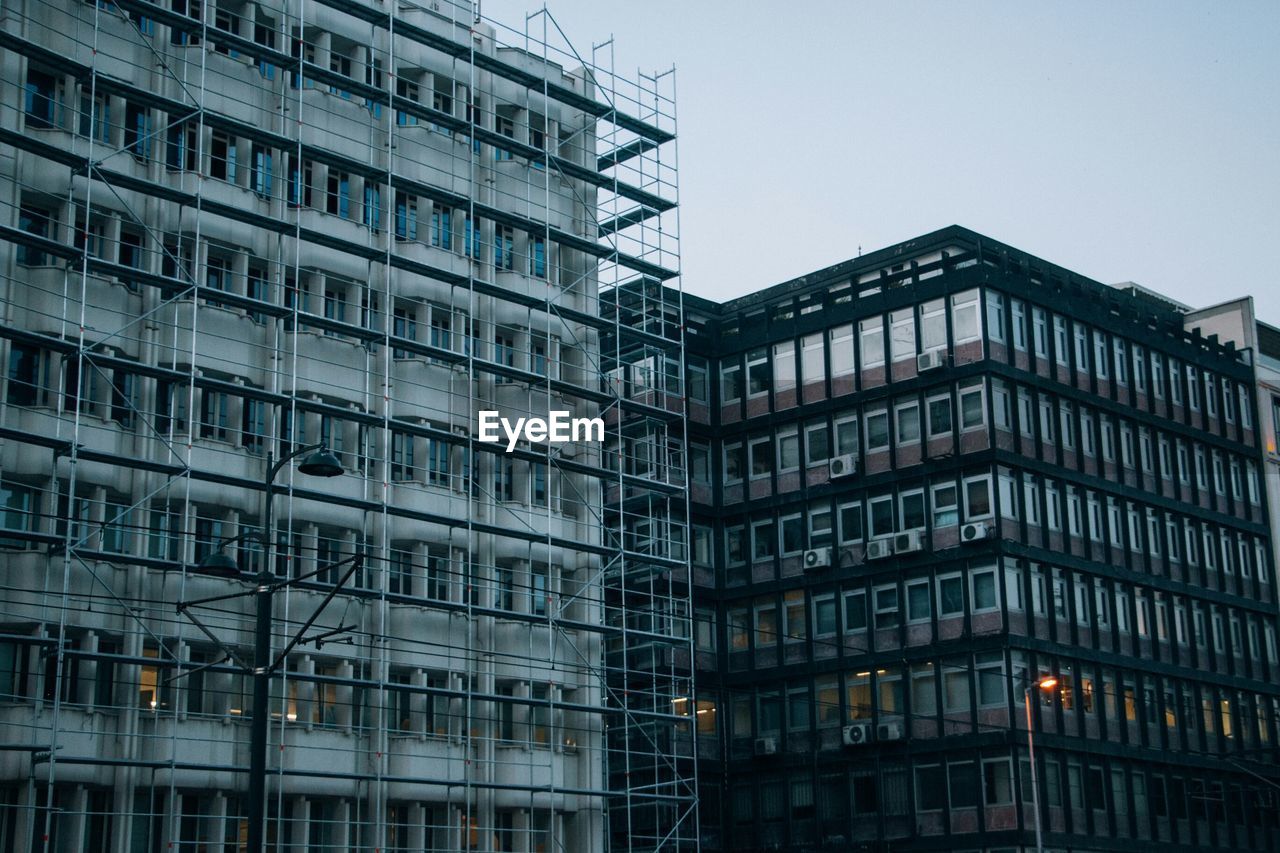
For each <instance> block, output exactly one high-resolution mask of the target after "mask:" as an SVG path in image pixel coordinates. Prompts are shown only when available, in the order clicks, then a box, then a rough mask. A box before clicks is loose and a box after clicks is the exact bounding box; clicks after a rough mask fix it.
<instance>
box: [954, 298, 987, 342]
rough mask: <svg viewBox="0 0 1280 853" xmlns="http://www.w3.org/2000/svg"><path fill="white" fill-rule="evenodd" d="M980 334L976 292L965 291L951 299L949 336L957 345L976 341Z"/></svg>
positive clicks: (980, 324)
mask: <svg viewBox="0 0 1280 853" xmlns="http://www.w3.org/2000/svg"><path fill="white" fill-rule="evenodd" d="M981 334H982V323H981V320H980V318H979V316H978V291H977V289H974V290H967V291H965V292H964V293H957V294H955V295H954V296H952V297H951V335H952V337H953V338H954V340H955V343H956V344H957V345H959V344H964V343H968V342H969V341H976V340H977V339H978V338H979V337H980V336H981Z"/></svg>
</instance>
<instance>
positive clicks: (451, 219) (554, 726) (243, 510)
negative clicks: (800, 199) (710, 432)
mask: <svg viewBox="0 0 1280 853" xmlns="http://www.w3.org/2000/svg"><path fill="white" fill-rule="evenodd" d="M525 28H526V33H525V34H523V35H522V34H520V33H516V32H513V31H504V30H502V29H501V27H500V26H499V25H497V24H496V23H495V22H491V21H487V20H483V21H482V20H479V19H477V18H475V17H474V16H473V10H472V7H471V5H470V4H465V5H463V6H454V5H451V4H450V3H449V2H447V0H441V2H436V1H435V0H432V2H424V3H412V2H410V3H406V2H396V3H387V2H384V0H370V2H368V3H356V2H348V0H320V2H316V3H300V2H297V0H263V2H230V0H217V1H216V2H215V0H207V2H191V0H171V2H168V3H165V2H160V3H153V2H149V0H121V2H119V3H102V4H98V5H94V4H87V3H80V2H73V0H19V2H15V3H12V4H6V6H5V9H4V11H3V13H0V45H2V46H3V47H4V50H3V52H0V142H2V143H3V144H2V145H0V271H2V274H3V281H0V312H2V316H0V353H2V354H3V360H4V365H5V367H6V370H5V373H4V377H3V380H2V383H3V387H0V498H2V502H3V504H4V506H3V508H2V510H0V511H2V512H3V517H2V520H0V521H2V523H0V567H2V572H3V577H4V590H5V591H4V595H3V599H2V600H3V603H0V849H4V850H23V851H27V850H58V851H71V850H75V851H81V850H83V851H126V850H127V851H153V850H154V851H161V850H170V849H172V850H179V849H180V850H189V851H196V850H215V849H216V850H228V851H232V850H242V849H246V845H247V843H248V839H249V838H250V834H251V833H250V829H249V827H248V822H247V819H246V818H247V815H248V814H249V813H250V808H249V805H248V802H247V800H248V797H247V792H248V790H249V785H248V776H249V773H248V772H247V771H248V768H249V766H250V764H251V757H250V755H249V752H250V735H249V729H250V725H249V717H250V716H251V711H252V705H253V702H252V696H251V693H252V691H251V681H252V679H251V677H250V675H249V674H248V671H249V670H250V669H251V668H252V667H253V666H255V665H258V666H261V665H262V663H263V661H262V660H255V649H254V596H253V595H252V594H246V593H251V592H252V590H253V589H254V580H253V579H254V578H256V577H257V575H256V573H257V572H259V571H260V570H262V569H263V567H264V564H266V563H267V562H268V561H271V565H272V567H273V570H274V573H275V575H276V577H277V579H278V581H279V583H280V585H279V588H278V590H277V592H276V594H275V595H274V609H273V612H272V614H271V616H272V626H271V644H270V645H271V654H272V656H273V657H274V656H279V657H280V661H279V669H278V671H277V672H275V674H274V675H273V677H272V678H271V699H270V703H269V726H270V731H269V745H268V750H267V764H266V767H267V774H266V792H267V797H266V799H267V805H266V814H267V817H266V828H265V833H266V849H271V850H280V851H284V850H289V851H303V850H306V851H319V850H334V851H337V850H344V851H345V850H357V849H358V850H374V849H379V850H462V849H465V850H517V851H540V850H552V849H560V850H574V851H586V850H597V849H601V848H602V847H603V846H604V844H605V839H606V838H607V837H608V835H609V834H610V833H612V835H613V836H614V837H615V838H621V839H626V840H627V843H628V846H632V847H634V849H657V848H659V847H661V848H662V849H669V848H671V847H674V846H681V845H682V844H683V841H682V839H685V838H687V837H688V836H691V835H692V833H693V832H694V829H693V821H686V822H685V823H687V824H688V828H687V830H680V829H679V828H678V827H679V825H680V822H679V821H678V820H677V821H676V824H675V826H676V828H675V829H672V827H662V828H661V831H658V830H656V829H655V830H653V831H647V830H646V831H641V830H639V829H638V827H640V826H642V825H643V826H650V825H651V824H652V823H653V821H652V820H645V821H641V822H637V823H634V824H633V823H632V822H631V821H630V818H629V815H630V814H631V811H632V810H633V809H635V810H637V811H640V810H645V809H650V810H651V809H654V808H661V809H664V810H666V811H664V812H663V814H668V813H669V814H671V815H674V816H675V817H677V818H678V817H679V816H680V815H681V814H682V813H683V812H684V811H685V810H689V809H692V807H693V800H692V787H691V783H692V771H691V770H689V771H688V774H689V775H688V778H686V776H685V775H684V774H685V770H684V769H683V768H684V767H685V766H686V765H685V764H681V763H679V762H675V761H670V760H668V758H669V756H666V755H664V754H662V753H663V750H664V749H666V748H669V747H662V746H661V744H670V743H673V742H676V741H677V740H678V738H679V737H680V736H682V735H680V733H687V732H688V725H687V720H686V719H685V718H684V717H682V716H681V713H680V711H679V709H680V707H681V703H680V702H679V701H677V700H678V699H679V697H681V696H686V697H687V696H688V695H690V694H689V687H688V672H687V661H688V650H687V648H686V649H685V651H684V652H683V655H680V654H677V655H668V656H667V658H666V659H667V661H668V663H667V664H666V666H665V667H647V668H644V669H643V670H640V669H637V670H636V671H635V672H632V671H630V670H629V669H627V666H628V665H627V664H626V663H625V662H624V663H623V664H622V668H623V672H622V673H621V677H619V673H618V672H617V671H607V670H608V666H607V663H608V662H607V661H606V657H605V652H606V647H607V648H609V649H610V650H625V649H627V648H629V647H630V644H631V643H632V642H633V640H634V642H636V643H639V642H644V643H647V644H652V643H653V642H658V641H665V642H667V643H669V644H671V645H672V646H674V647H677V648H679V647H682V646H684V647H687V644H688V642H689V640H688V637H689V631H688V624H687V619H688V589H687V583H686V584H679V583H665V584H658V585H655V584H652V583H650V584H649V585H648V586H646V587H645V589H644V590H638V589H633V588H628V589H626V591H625V593H617V592H616V589H618V588H620V587H621V584H622V580H621V579H622V577H623V569H624V568H625V569H627V570H628V571H633V570H634V569H635V568H636V567H637V566H647V567H650V568H651V569H653V570H654V571H656V572H663V573H667V574H673V573H674V575H675V576H677V577H679V576H680V573H681V572H684V573H685V574H684V576H685V577H687V569H686V568H685V567H686V565H687V563H686V557H685V555H684V552H683V545H682V543H683V542H684V541H685V537H684V534H683V520H682V519H683V514H682V510H683V506H684V501H685V498H684V483H683V468H682V465H681V464H680V454H679V449H678V447H674V446H673V449H672V450H671V453H672V454H673V456H672V457H671V459H672V461H673V464H670V465H664V466H663V469H662V473H661V474H660V475H655V476H638V475H637V474H636V473H635V466H634V465H633V464H632V462H631V460H630V459H629V458H625V457H627V456H628V455H629V452H630V448H631V447H632V444H631V443H630V441H629V440H628V439H626V438H624V437H622V436H621V431H622V430H623V429H625V428H626V425H627V424H628V423H631V422H633V420H634V419H636V418H642V419H644V420H645V421H646V422H661V423H662V424H663V425H664V431H665V433H666V434H669V435H670V436H672V437H673V439H676V440H680V441H682V435H683V433H682V417H683V412H682V409H681V408H680V407H679V406H673V405H669V404H667V403H666V402H664V401H662V400H658V401H655V400H654V399H652V396H651V395H650V396H645V395H634V396H628V395H627V394H626V393H625V392H624V391H623V389H620V388H618V387H615V385H614V384H612V383H606V382H603V381H602V376H603V375H604V374H605V373H606V372H607V371H608V370H610V369H612V368H611V367H609V366H608V365H607V364H606V363H605V361H604V358H603V356H602V353H601V347H600V341H601V339H602V336H608V339H609V340H610V341H613V342H615V344H613V345H614V346H615V349H616V350H617V352H622V351H624V350H628V351H629V349H628V348H629V347H630V346H631V345H630V344H622V345H618V344H616V342H617V341H628V340H631V339H632V338H633V337H634V338H635V339H636V340H639V341H640V342H641V343H640V344H639V345H642V347H647V348H649V349H657V350H665V351H668V352H671V353H674V357H675V359H676V361H677V362H678V361H679V358H680V353H679V346H678V344H676V343H674V342H673V341H672V337H674V335H664V333H663V331H662V330H661V328H659V329H658V331H656V332H655V331H654V328H653V324H652V323H650V322H649V319H648V318H649V317H650V316H653V317H662V316H664V315H665V314H666V313H668V312H670V311H673V310H674V311H676V312H678V310H679V306H678V305H670V304H667V303H664V302H663V301H662V300H661V299H658V300H657V301H655V302H653V303H652V304H650V303H648V302H646V303H645V304H644V305H643V306H641V307H640V308H638V309H633V310H629V311H627V312H619V311H616V310H615V311H613V312H609V311H604V310H602V309H601V305H602V304H604V303H606V302H607V301H608V300H609V298H610V296H611V295H612V294H615V293H617V292H618V290H619V289H620V286H621V285H626V284H628V283H629V282H631V281H634V280H637V279H640V278H643V279H645V280H657V281H667V282H670V281H672V280H673V279H674V277H675V275H676V273H675V270H676V269H677V268H678V236H677V234H676V229H675V219H674V214H673V213H672V211H673V210H674V207H675V198H676V193H675V178H674V174H675V173H674V169H673V168H671V167H670V166H669V165H668V164H667V162H666V161H667V160H668V159H670V157H671V155H670V153H668V152H669V149H670V148H671V146H670V145H669V143H671V142H672V140H673V139H674V119H673V115H674V112H673V102H672V98H671V95H670V94H669V91H668V90H669V88H670V85H669V84H670V81H668V80H665V79H664V77H663V75H657V76H655V77H644V78H641V79H640V80H638V81H633V82H631V83H621V82H618V78H616V77H614V76H613V75H612V74H611V73H610V72H611V70H610V69H603V72H602V70H601V69H594V68H592V69H590V70H584V69H583V68H581V67H580V66H581V64H582V61H581V59H578V58H575V56H574V55H573V54H571V53H569V52H565V51H564V50H561V51H559V52H558V49H557V46H556V45H555V44H554V43H553V42H552V40H549V39H548V37H547V35H546V34H547V33H548V32H550V33H556V32H558V27H557V26H555V25H554V21H550V19H549V16H548V14H547V13H546V12H545V11H544V12H542V13H540V14H539V15H535V16H534V17H532V18H531V19H529V20H528V21H526V23H525ZM530 29H536V30H537V35H538V37H539V38H538V39H533V40H530V39H529V38H528V30H530ZM509 44H518V45H520V46H519V47H518V48H517V47H511V46H506V45H509ZM575 69H576V70H575ZM597 81H605V82H606V83H607V85H608V86H610V87H612V88H610V89H607V90H602V89H600V88H598V84H597ZM642 102H643V105H642ZM657 292H660V293H664V294H665V293H668V292H669V291H667V290H662V289H658V291H657ZM658 325H659V327H661V323H659V324H658ZM678 381H679V380H677V382H678ZM676 390H677V391H678V390H679V389H678V388H677V389H676ZM481 409H497V410H499V411H501V412H502V413H504V414H505V415H508V416H512V417H518V416H524V415H531V414H532V415H540V416H546V415H547V413H548V412H550V411H553V410H563V411H568V412H570V413H571V414H572V415H573V416H575V417H590V416H596V415H598V414H600V413H601V412H602V411H603V412H605V413H612V414H607V421H608V424H609V431H610V434H611V438H610V439H609V441H608V442H607V444H606V445H604V446H607V447H610V448H614V449H615V450H614V451H613V452H616V453H620V454H622V455H623V457H624V459H623V461H622V463H621V464H619V461H618V459H617V458H613V457H612V456H611V458H605V457H604V451H603V447H604V446H602V445H600V444H596V443H584V444H580V445H577V446H557V447H551V446H548V445H522V446H521V447H519V448H517V449H516V451H515V452H513V453H507V452H504V451H505V446H500V445H491V444H480V443H478V442H476V441H475V440H474V436H475V431H476V414H477V412H478V411H479V410H481ZM310 445H321V446H322V447H323V448H324V449H326V450H327V451H329V452H331V453H332V454H334V455H335V456H336V457H337V461H338V463H339V464H340V465H341V473H340V474H338V475H336V476H333V477H331V478H329V479H324V480H320V479H317V478H315V477H312V476H307V474H306V473H304V471H305V469H306V467H307V466H305V465H301V466H300V465H299V463H301V462H302V461H303V460H304V459H306V458H307V455H306V454H305V453H304V454H303V455H302V456H300V457H299V458H298V459H296V460H294V461H293V462H290V463H289V464H287V465H285V466H284V467H283V468H282V469H281V470H280V472H279V476H278V477H276V479H275V488H274V491H271V492H270V494H272V495H273V496H274V497H273V498H272V500H273V505H272V512H273V513H274V519H275V521H274V524H271V525H270V530H271V531H272V533H273V534H274V536H273V537H272V538H274V540H275V541H274V543H273V545H272V546H271V548H270V550H269V553H270V555H271V556H270V557H269V558H268V557H266V556H264V548H263V546H264V545H265V540H266V538H267V537H266V536H263V535H262V533H261V529H262V525H263V523H264V522H263V512H264V495H266V494H267V493H268V491H267V489H265V488H264V485H263V483H264V475H266V474H267V472H268V470H269V469H270V467H271V463H272V459H273V458H274V459H279V458H281V457H282V456H285V455H287V454H289V453H291V452H294V451H296V450H299V449H301V448H305V447H308V446H310ZM679 446H680V447H682V444H681V445H679ZM640 494H644V495H647V496H648V499H647V501H646V503H645V507H646V508H645V510H644V511H643V514H644V515H645V517H653V518H659V519H661V520H662V524H661V525H660V527H661V530H662V531H663V532H662V533H661V535H659V536H656V537H650V538H649V539H647V540H646V541H645V542H644V543H642V544H637V543H636V542H635V537H634V536H632V535H630V531H631V530H632V529H633V527H634V524H635V523H636V522H635V517H634V511H633V510H631V509H629V508H628V507H627V506H624V505H623V499H624V497H625V498H626V499H628V500H634V499H635V498H636V496H637V495H640ZM669 508H672V509H675V510H676V511H677V512H676V513H675V514H674V517H673V518H668V517H667V516H668V514H669V513H668V509H669ZM623 533H627V534H628V535H622V534H623ZM219 553H225V554H226V555H227V557H230V558H232V559H233V560H234V563H235V566H234V570H233V571H232V572H231V574H230V575H228V572H227V570H226V569H227V567H226V566H225V565H224V566H223V571H222V572H221V573H216V572H213V571H211V570H210V565H211V560H213V559H214V558H216V556H217V555H218V554H219ZM223 563H226V561H225V560H223ZM348 569H352V572H351V575H350V578H349V579H348V580H347V582H346V583H345V584H341V588H340V589H339V590H338V592H337V594H336V596H335V598H334V600H333V601H332V602H331V603H329V604H328V605H327V607H324V609H323V610H322V611H321V612H320V613H319V615H318V617H317V618H316V619H315V621H314V623H313V624H307V623H308V620H309V619H310V618H311V617H312V615H313V614H315V613H316V612H317V610H318V608H321V607H322V606H323V605H324V602H325V600H326V596H327V595H328V594H329V593H330V592H332V591H333V588H334V586H335V584H339V583H340V581H341V579H342V578H343V576H344V574H345V573H346V571H347V570H348ZM286 581H290V582H289V583H286ZM611 590H615V591H614V592H611ZM207 599H214V600H212V601H207ZM180 605H181V606H180ZM188 605H189V606H188ZM633 609H634V610H638V611H641V612H643V613H644V614H645V619H646V620H649V619H650V617H651V616H652V615H653V614H659V615H660V616H661V619H662V620H663V621H662V625H663V629H662V630H659V629H658V628H655V627H653V624H652V622H649V621H646V622H645V623H644V624H645V626H646V627H643V628H640V627H636V626H637V625H638V622H637V620H636V619H634V618H633V617H632V615H631V611H632V610H633ZM633 628H636V630H635V632H634V633H635V635H636V636H635V637H634V638H633V637H632V636H631V632H632V629H633ZM655 636H656V637H657V638H658V639H657V640H655V639H654V637H655ZM293 640H298V641H299V642H298V643H297V645H295V646H291V647H290V646H289V644H290V643H291V641H293ZM623 658H624V661H625V658H626V655H625V654H624V655H623ZM681 661H683V664H681ZM615 682H618V683H622V682H625V683H626V684H628V685H629V687H628V689H629V690H631V689H634V688H636V686H637V684H638V683H639V682H643V685H642V689H639V690H637V691H636V694H637V695H642V701H640V702H638V703H636V704H635V706H634V707H632V706H631V698H630V697H631V695H632V694H631V693H629V692H628V693H625V694H622V693H618V692H614V691H611V690H610V689H609V686H610V685H611V684H613V683H615ZM606 730H608V731H609V733H610V734H611V735H613V734H615V733H616V734H619V735H621V736H620V737H617V738H615V739H613V740H611V743H612V742H614V741H616V744H617V746H616V747H615V748H613V749H611V750H607V749H606ZM654 730H662V731H670V732H673V733H676V737H667V738H665V739H662V738H649V740H648V746H647V747H646V746H645V745H644V743H643V742H644V741H645V738H643V737H633V736H631V735H633V734H635V733H640V734H644V733H648V732H651V731H654ZM633 766H634V767H637V768H639V767H644V766H651V767H661V768H663V769H662V770H661V772H659V773H657V775H656V776H654V775H650V776H648V777H644V778H642V776H643V774H641V773H639V772H637V773H636V775H635V780H634V781H633V780H632V775H631V773H630V772H628V771H630V769H631V768H632V767H633ZM655 781H660V782H662V783H663V784H662V785H655V784H653V783H654V782H655ZM642 787H643V788H644V789H645V790H643V791H642V790H641V788H642Z"/></svg>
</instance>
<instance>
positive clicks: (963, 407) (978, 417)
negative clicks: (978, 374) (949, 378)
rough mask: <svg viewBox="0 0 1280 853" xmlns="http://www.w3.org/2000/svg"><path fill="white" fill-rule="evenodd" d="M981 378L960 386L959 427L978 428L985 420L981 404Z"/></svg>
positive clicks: (984, 411) (984, 409)
mask: <svg viewBox="0 0 1280 853" xmlns="http://www.w3.org/2000/svg"><path fill="white" fill-rule="evenodd" d="M982 389H983V385H982V380H981V379H979V380H977V381H976V382H974V381H969V382H966V383H965V384H963V385H961V386H960V429H962V430H971V429H980V428H981V427H983V426H984V425H985V424H986V422H987V413H986V407H985V406H984V405H983V392H982Z"/></svg>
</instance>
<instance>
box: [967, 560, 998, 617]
mask: <svg viewBox="0 0 1280 853" xmlns="http://www.w3.org/2000/svg"><path fill="white" fill-rule="evenodd" d="M997 605H998V592H997V589H996V573H995V570H994V569H985V570H983V571H979V572H974V573H973V610H974V612H975V613H976V612H978V611H980V610H994V609H995V608H996V606H997Z"/></svg>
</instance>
